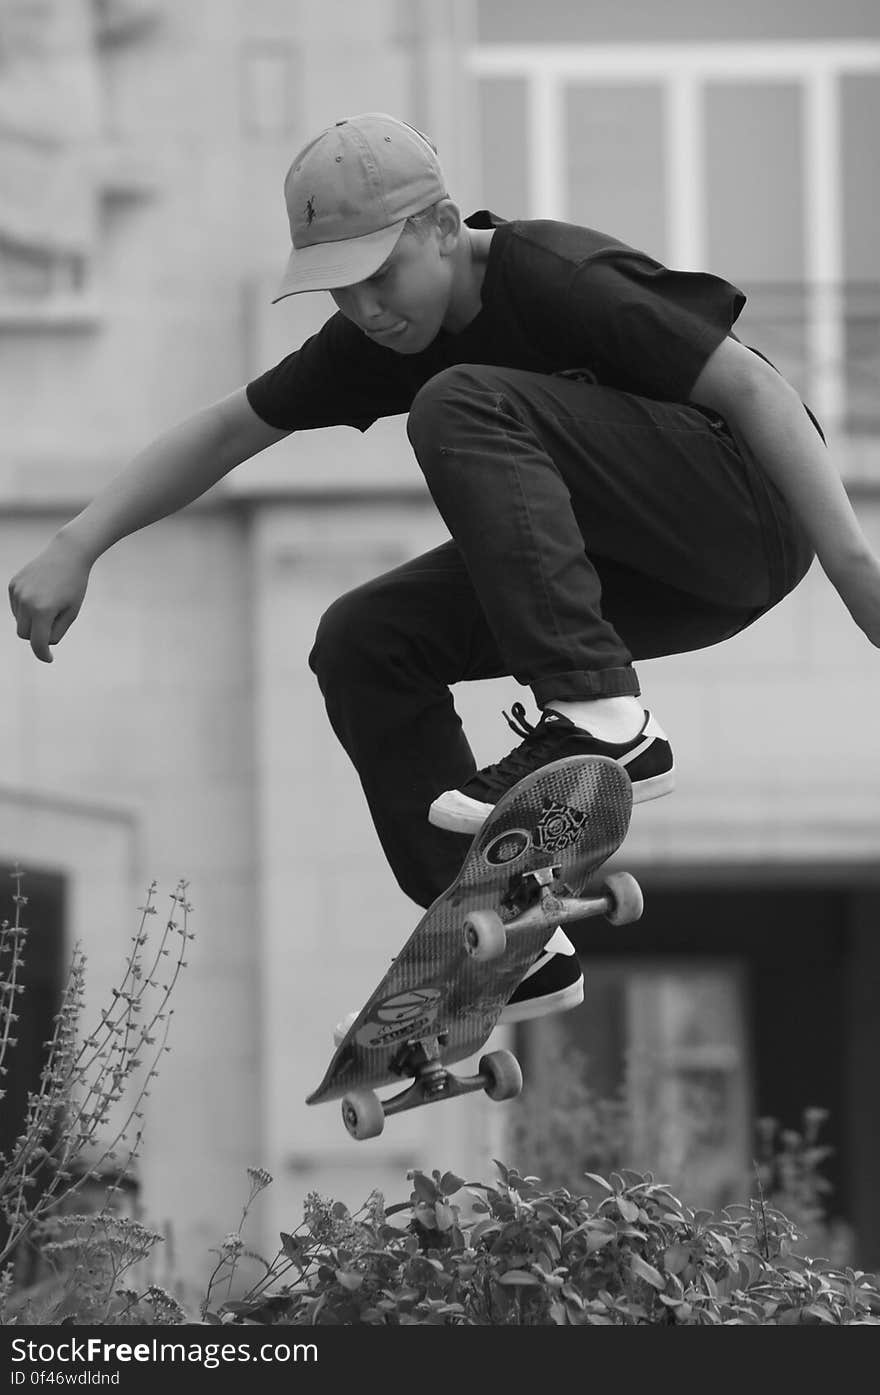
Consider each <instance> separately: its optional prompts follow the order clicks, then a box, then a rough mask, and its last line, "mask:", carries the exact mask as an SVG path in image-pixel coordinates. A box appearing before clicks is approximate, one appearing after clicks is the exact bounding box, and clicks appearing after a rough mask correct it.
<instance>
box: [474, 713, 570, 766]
mask: <svg viewBox="0 0 880 1395" xmlns="http://www.w3.org/2000/svg"><path fill="white" fill-rule="evenodd" d="M501 715H502V717H503V718H504V720H505V721H506V723H507V725H508V726H509V727H510V730H511V731H515V732H516V734H517V736H521V737H522V738H523V740H522V741H521V742H520V744H519V745H518V746H515V747H514V749H513V750H512V751H511V752H510V753H509V755H506V756H504V757H503V758H502V759H501V760H500V761H496V763H495V764H494V765H487V766H486V768H485V770H481V771H480V781H481V783H482V782H483V781H486V782H494V781H496V780H498V781H500V782H502V783H503V784H504V785H505V786H507V785H508V784H515V783H516V781H517V780H519V779H520V777H521V776H523V775H527V774H528V773H529V771H530V770H531V769H532V768H533V766H534V761H535V757H536V756H537V755H538V754H539V752H540V750H541V747H542V745H544V744H547V745H550V744H551V743H552V741H553V739H554V737H553V728H552V726H548V723H547V713H546V712H545V713H543V715H542V716H541V720H540V721H539V722H538V724H537V726H533V725H532V723H531V722H529V721H527V719H526V709H525V708H524V707H523V705H522V703H521V702H515V703H514V704H513V706H512V707H511V709H510V712H509V713H508V712H505V711H504V710H503V709H502V713H501Z"/></svg>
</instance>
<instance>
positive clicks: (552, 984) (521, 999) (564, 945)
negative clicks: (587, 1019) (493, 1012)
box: [498, 926, 584, 1027]
mask: <svg viewBox="0 0 880 1395" xmlns="http://www.w3.org/2000/svg"><path fill="white" fill-rule="evenodd" d="M583 1001H584V975H583V970H582V969H581V966H580V962H579V961H578V957H577V955H576V954H575V952H574V945H573V944H572V942H571V940H570V939H569V938H568V936H567V935H566V934H565V931H564V930H563V929H562V928H561V927H560V926H557V928H556V932H555V934H554V935H553V936H552V938H551V939H549V940H548V941H547V944H546V945H545V947H544V951H543V953H542V954H539V955H538V958H537V959H536V960H535V962H534V964H533V965H532V967H531V968H530V969H529V971H528V973H527V974H526V976H525V978H524V979H523V980H522V982H521V983H520V985H519V987H518V988H517V990H516V992H515V993H513V994H512V995H511V997H510V998H509V999H508V1000H507V1005H506V1006H505V1007H503V1008H502V1009H501V1015H500V1017H499V1018H498V1025H499V1027H503V1026H504V1025H505V1024H509V1023H511V1022H527V1021H529V1020H530V1018H533V1017H546V1016H547V1015H548V1013H551V1012H565V1011H566V1010H567V1009H568V1008H573V1007H578V1005H579V1004H580V1003H582V1002H583Z"/></svg>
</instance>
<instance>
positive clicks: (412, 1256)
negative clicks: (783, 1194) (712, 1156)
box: [203, 1163, 880, 1327]
mask: <svg viewBox="0 0 880 1395" xmlns="http://www.w3.org/2000/svg"><path fill="white" fill-rule="evenodd" d="M496 1165H497V1167H498V1171H499V1180H498V1181H497V1182H496V1183H495V1184H494V1185H488V1184H481V1183H465V1182H464V1181H463V1180H462V1179H461V1178H460V1177H457V1176H455V1174H453V1173H450V1172H446V1173H440V1172H439V1171H435V1172H433V1173H432V1174H431V1175H430V1176H428V1175H427V1174H425V1173H422V1172H412V1173H410V1174H408V1175H409V1178H410V1180H411V1182H412V1192H411V1194H410V1197H409V1200H408V1201H407V1202H404V1203H401V1204H399V1205H395V1206H391V1207H388V1208H385V1206H384V1205H383V1202H382V1198H381V1197H379V1196H378V1195H377V1194H375V1193H374V1194H373V1195H372V1196H371V1197H370V1198H369V1199H368V1201H367V1202H366V1204H365V1205H364V1207H363V1208H362V1209H361V1210H360V1211H359V1212H357V1213H356V1214H354V1215H352V1214H350V1213H349V1211H348V1209H347V1208H346V1207H345V1206H344V1205H343V1204H342V1203H340V1202H335V1203H334V1202H328V1201H324V1200H322V1199H321V1198H320V1197H318V1196H314V1195H313V1196H311V1197H310V1198H309V1200H308V1204H307V1207H306V1215H305V1218H304V1222H303V1226H302V1227H301V1229H300V1232H299V1233H298V1234H295V1235H283V1236H282V1251H281V1255H280V1258H279V1259H278V1260H277V1261H276V1262H275V1264H274V1265H272V1266H267V1274H266V1276H265V1278H264V1279H262V1280H261V1281H260V1282H259V1283H258V1284H257V1285H255V1287H254V1288H253V1290H252V1291H251V1292H250V1294H249V1295H247V1297H246V1298H245V1299H243V1300H239V1301H235V1302H227V1303H224V1304H221V1305H220V1306H219V1307H216V1308H211V1307H206V1308H205V1309H204V1310H203V1318H204V1320H205V1321H207V1322H214V1323H217V1322H247V1323H260V1324H292V1325H306V1324H309V1325H311V1324H318V1325H324V1324H336V1325H338V1324H345V1325H352V1324H367V1325H370V1326H403V1325H410V1324H414V1323H420V1324H433V1325H445V1326H480V1327H482V1326H538V1325H551V1324H556V1325H559V1326H569V1325H571V1326H581V1325H588V1324H589V1325H598V1326H625V1325H636V1326H643V1325H646V1324H659V1325H662V1326H700V1325H712V1326H719V1325H724V1326H734V1325H740V1326H741V1325H755V1324H769V1325H772V1326H779V1325H791V1324H804V1325H816V1326H818V1325H831V1326H843V1325H847V1326H849V1325H880V1279H878V1277H877V1276H876V1275H872V1274H865V1273H863V1272H861V1271H858V1270H852V1269H849V1268H846V1269H840V1268H836V1267H835V1266H833V1265H832V1264H831V1263H830V1262H828V1261H825V1260H821V1259H819V1260H815V1259H809V1258H803V1257H801V1256H798V1255H796V1254H795V1253H794V1250H793V1242H794V1241H795V1240H796V1239H797V1238H798V1235H799V1232H798V1231H797V1229H796V1227H795V1226H794V1225H793V1224H792V1223H791V1222H790V1221H789V1220H788V1219H787V1218H786V1217H785V1216H784V1215H783V1214H782V1213H781V1212H780V1211H778V1210H776V1209H775V1208H773V1207H770V1206H767V1205H766V1204H765V1203H763V1202H761V1201H759V1202H750V1203H749V1204H748V1205H744V1206H735V1207H728V1208H726V1209H725V1210H724V1211H723V1212H721V1213H720V1214H717V1215H716V1214H713V1213H711V1212H708V1211H693V1210H691V1209H689V1208H688V1207H687V1206H685V1205H683V1204H682V1202H681V1201H679V1200H678V1198H676V1197H675V1196H673V1195H672V1193H671V1192H670V1191H669V1189H668V1188H667V1187H665V1186H663V1185H662V1184H661V1183H657V1182H655V1181H654V1180H653V1178H652V1176H651V1174H650V1173H646V1174H644V1175H642V1174H640V1173H636V1172H630V1171H625V1172H622V1173H612V1174H611V1176H610V1177H609V1178H608V1179H607V1180H606V1179H605V1178H603V1177H601V1176H599V1175H591V1176H590V1177H589V1178H588V1180H589V1182H590V1183H591V1184H592V1187H594V1188H596V1189H598V1192H599V1194H600V1197H601V1199H600V1200H598V1202H596V1201H594V1199H593V1192H592V1188H591V1194H590V1195H589V1196H587V1195H576V1194H573V1193H572V1192H570V1191H568V1190H567V1189H566V1188H556V1189H554V1190H552V1191H545V1190H543V1189H542V1188H541V1186H540V1184H539V1179H538V1178H536V1177H523V1176H521V1175H520V1174H519V1172H517V1171H516V1169H515V1168H510V1167H506V1166H504V1165H503V1164H501V1163H497V1164H496ZM465 1211H466V1212H467V1213H468V1214H467V1216H465Z"/></svg>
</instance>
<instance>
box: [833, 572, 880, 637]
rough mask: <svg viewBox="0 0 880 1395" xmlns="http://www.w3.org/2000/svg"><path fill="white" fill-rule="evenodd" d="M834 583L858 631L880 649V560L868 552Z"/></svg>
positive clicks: (836, 578)
mask: <svg viewBox="0 0 880 1395" xmlns="http://www.w3.org/2000/svg"><path fill="white" fill-rule="evenodd" d="M829 574H830V573H829ZM831 580H832V582H833V584H834V586H835V588H836V589H837V592H838V595H839V596H840V598H841V600H842V601H843V603H844V605H845V606H846V608H847V610H848V611H849V613H850V615H851V616H852V618H853V619H854V620H855V622H856V624H857V625H858V627H859V629H860V630H863V631H864V633H865V634H866V635H867V636H868V639H869V640H870V641H871V643H872V644H874V645H876V646H877V648H878V649H880V559H878V558H877V557H875V556H874V554H873V553H871V552H867V551H866V552H865V553H864V554H862V555H861V556H859V557H858V559H857V560H855V561H853V562H851V563H849V564H848V565H847V566H846V567H845V568H843V569H841V570H839V571H835V572H834V574H833V575H832V576H831Z"/></svg>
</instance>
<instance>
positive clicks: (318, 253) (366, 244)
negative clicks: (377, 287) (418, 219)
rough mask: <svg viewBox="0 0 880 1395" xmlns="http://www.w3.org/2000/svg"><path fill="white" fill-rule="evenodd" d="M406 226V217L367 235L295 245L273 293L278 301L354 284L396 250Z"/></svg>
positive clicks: (370, 274)
mask: <svg viewBox="0 0 880 1395" xmlns="http://www.w3.org/2000/svg"><path fill="white" fill-rule="evenodd" d="M405 226H406V219H405V218H401V219H400V221H399V222H397V223H392V224H391V226H390V227H387V228H380V229H379V231H378V232H373V233H366V234H365V235H364V236H363V237H351V238H347V239H346V240H345V241H344V242H316V243H314V244H313V246H311V247H301V248H296V247H295V248H294V249H293V251H292V252H291V254H290V259H289V261H288V263H287V270H286V272H285V273H284V277H283V279H282V281H281V285H280V286H279V287H278V290H277V291H276V292H275V294H274V296H273V297H272V304H273V305H276V304H277V303H278V301H279V300H283V299H284V297H285V296H288V295H299V294H300V293H301V292H302V291H333V290H337V289H341V288H342V287H343V286H354V285H356V284H357V282H358V281H365V280H366V279H367V277H368V276H372V275H373V273H374V272H375V271H378V270H379V267H380V266H381V265H382V263H383V262H384V261H385V260H387V258H388V257H389V256H390V255H391V253H392V252H393V251H394V247H395V245H396V243H397V241H398V239H399V237H400V235H401V233H402V232H403V229H404V227H405Z"/></svg>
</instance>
